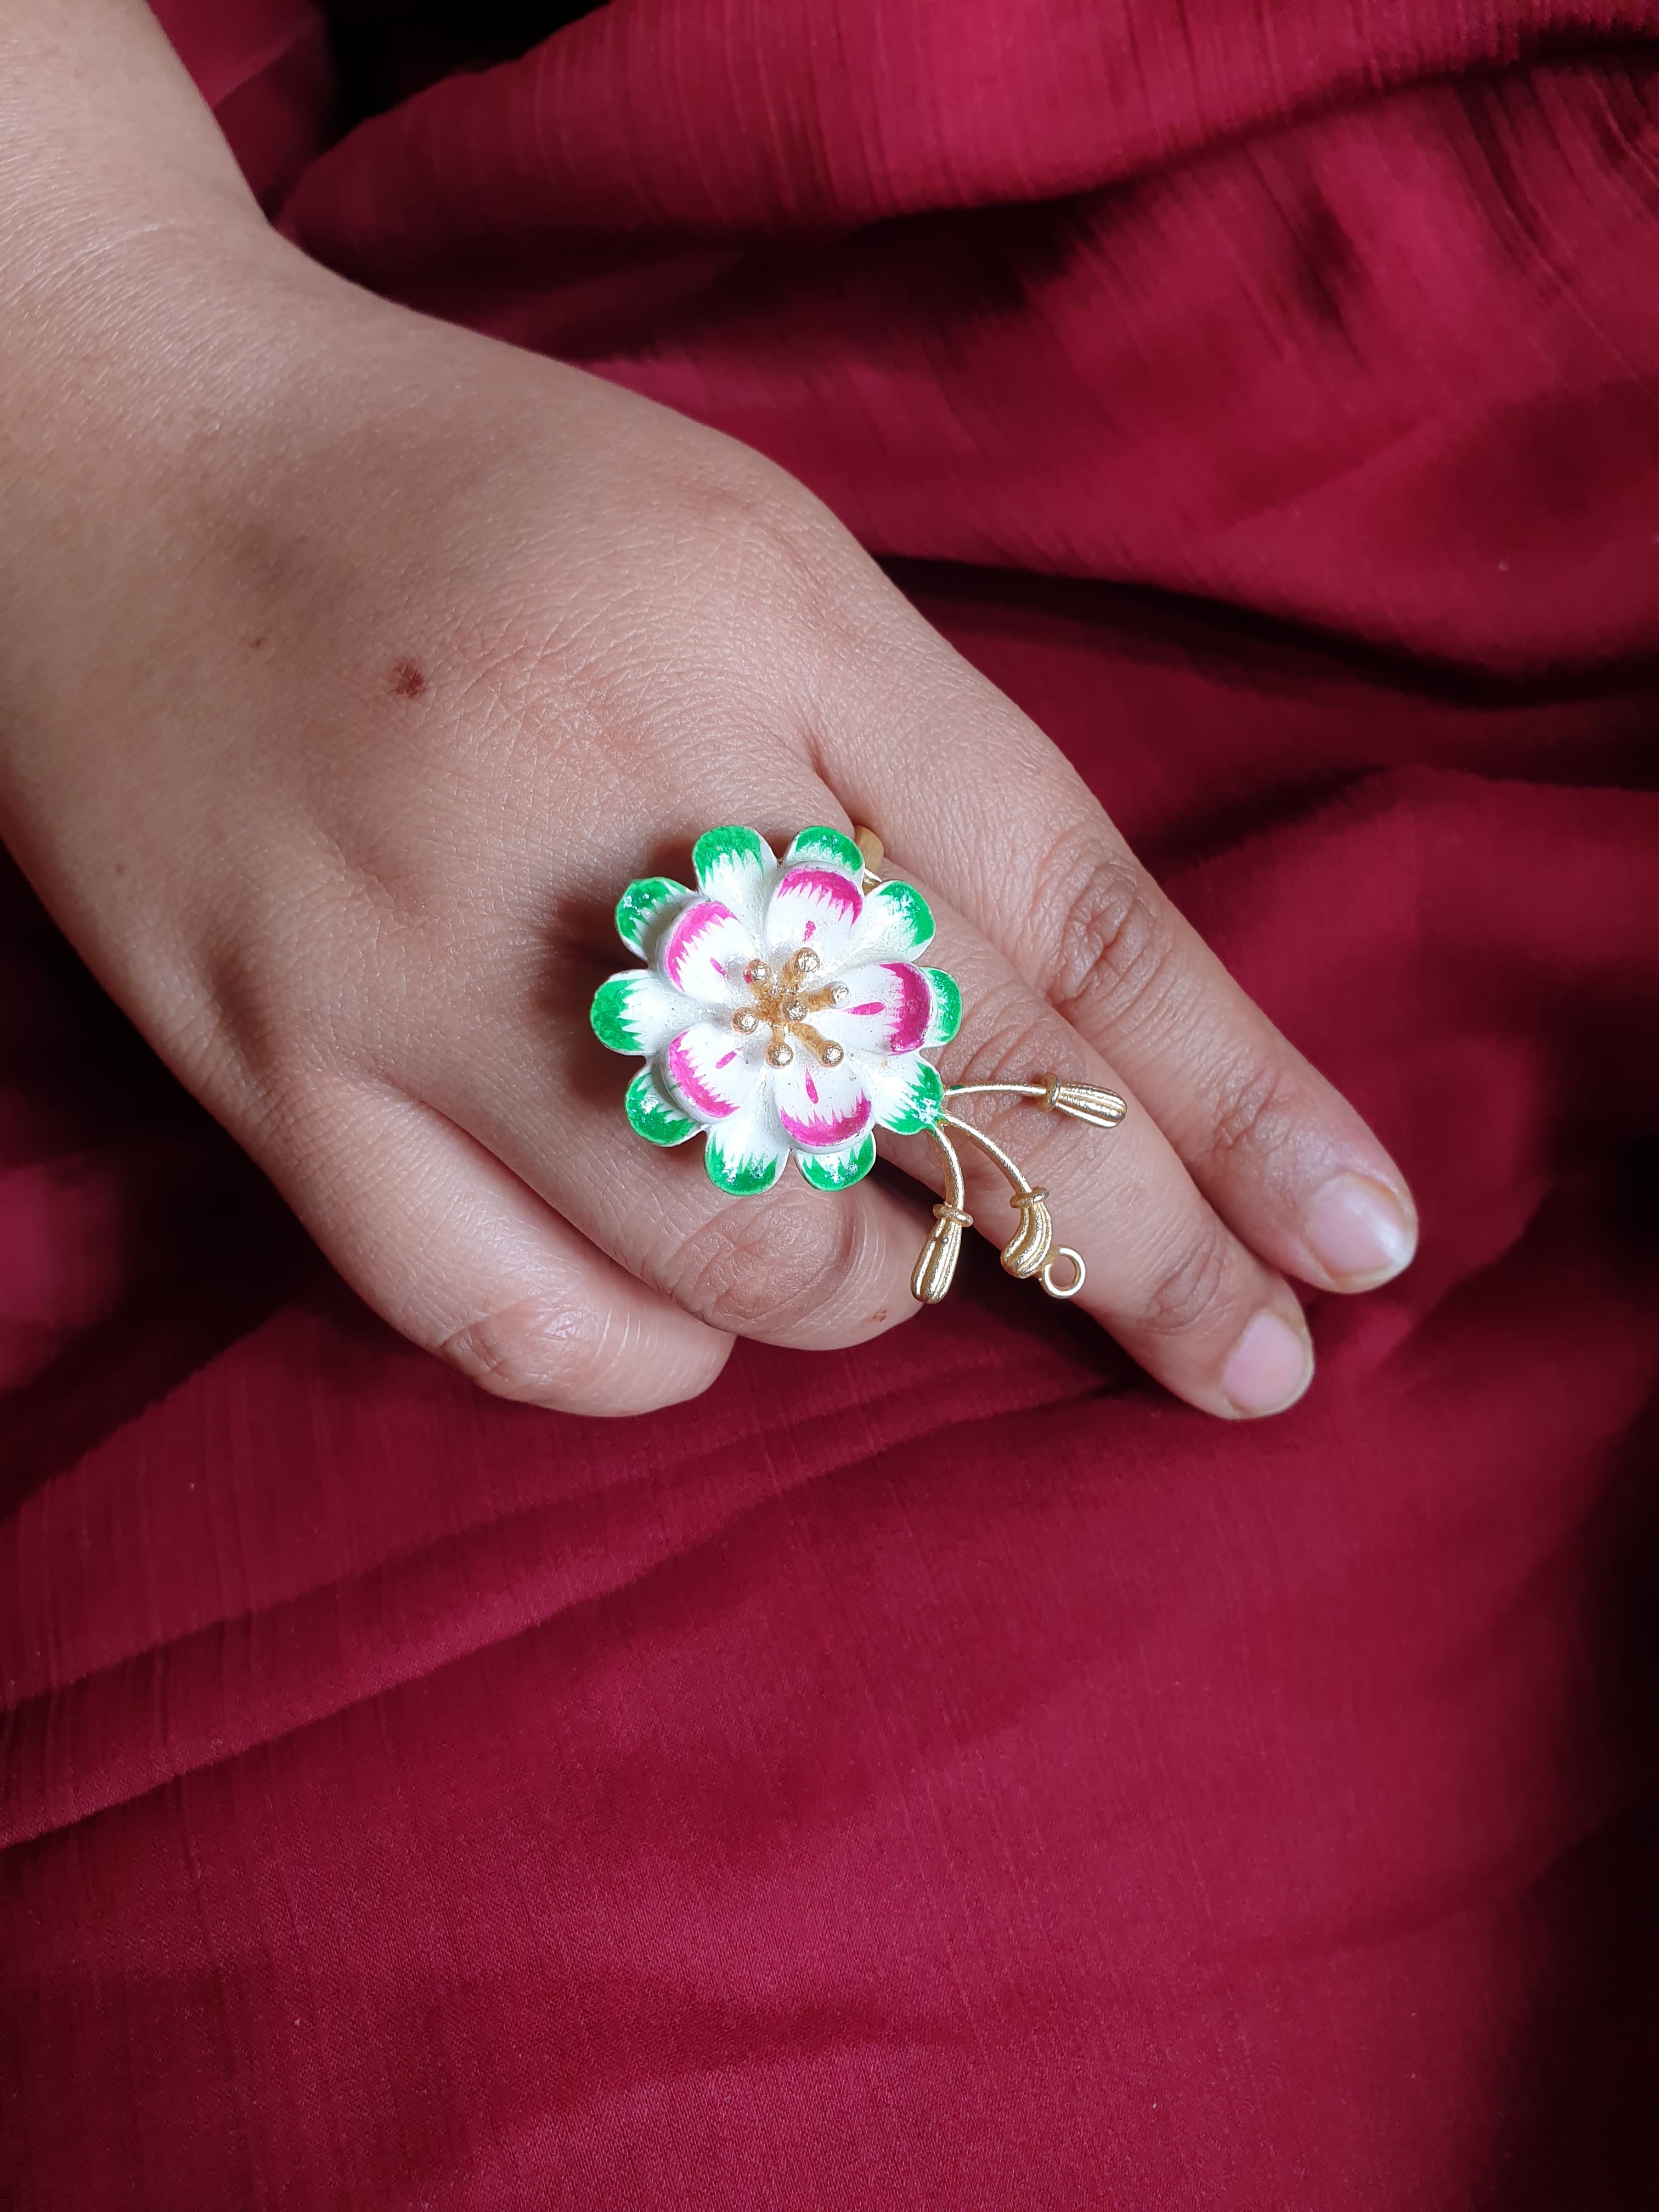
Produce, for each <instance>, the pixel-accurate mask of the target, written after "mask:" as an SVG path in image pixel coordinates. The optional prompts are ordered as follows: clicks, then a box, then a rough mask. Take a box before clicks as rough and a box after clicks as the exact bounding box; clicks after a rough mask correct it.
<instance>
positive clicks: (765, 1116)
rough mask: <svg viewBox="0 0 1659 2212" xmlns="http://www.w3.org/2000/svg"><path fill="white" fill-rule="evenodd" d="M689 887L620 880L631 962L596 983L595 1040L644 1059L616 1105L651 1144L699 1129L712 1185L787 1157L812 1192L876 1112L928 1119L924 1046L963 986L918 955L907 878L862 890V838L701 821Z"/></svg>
mask: <svg viewBox="0 0 1659 2212" xmlns="http://www.w3.org/2000/svg"><path fill="white" fill-rule="evenodd" d="M692 866H693V868H694V870H695V872H696V878H697V887H696V890H690V889H689V888H688V886H686V885H685V884H678V883H674V882H671V880H669V878H666V877H661V876H653V877H648V878H645V879H644V880H642V881H641V882H639V883H633V884H629V886H628V889H627V890H625V891H624V892H623V896H622V899H621V901H620V902H619V904H618V905H617V929H618V930H619V932H620V933H621V935H622V939H623V943H624V944H625V945H627V946H628V947H629V950H630V951H634V952H636V953H638V954H639V956H640V957H641V959H642V960H644V961H645V962H646V963H647V964H646V966H645V967H643V968H634V969H628V970H627V971H626V972H625V973H624V974H623V975H612V976H611V977H610V978H609V980H608V981H605V982H604V983H602V984H601V985H600V986H599V990H598V992H597V993H596V994H594V999H593V1009H592V1023H593V1029H594V1032H595V1034H596V1035H597V1036H599V1039H600V1041H601V1042H603V1043H605V1044H607V1045H609V1046H611V1048H612V1050H613V1051H617V1052H624V1053H634V1054H638V1055H640V1056H641V1058H643V1060H644V1061H645V1066H643V1067H642V1068H641V1070H640V1072H639V1073H638V1074H637V1075H636V1076H635V1078H634V1080H633V1082H632V1083H631V1084H630V1085H629V1090H628V1099H627V1111H628V1118H629V1121H631V1122H632V1124H633V1125H634V1127H635V1129H636V1130H637V1131H638V1132H639V1133H640V1135H641V1136H642V1137H644V1138H646V1139H648V1140H649V1142H650V1143H652V1144H653V1145H679V1144H684V1143H685V1142H686V1141H687V1140H688V1139H690V1138H693V1137H696V1135H697V1134H698V1133H700V1132H701V1133H704V1135H705V1137H706V1142H705V1145H704V1149H703V1158H704V1162H705V1164H706V1165H707V1167H708V1173H709V1176H710V1177H711V1179H712V1180H713V1181H714V1182H715V1183H717V1184H718V1185H719V1186H720V1188H721V1189H722V1190H729V1191H732V1192H737V1193H747V1192H751V1191H762V1190H769V1189H770V1188H771V1187H772V1185H773V1184H774V1183H775V1182H776V1181H777V1179H778V1177H779V1176H781V1174H782V1172H783V1170H784V1168H785V1166H786V1164H787V1163H788V1161H790V1160H791V1159H793V1161H794V1162H795V1164H796V1166H797V1167H798V1168H799V1170H800V1172H801V1174H802V1175H803V1176H805V1178H806V1180H807V1182H810V1183H812V1184H814V1185H815V1186H816V1187H817V1188H818V1189H820V1190H845V1189H847V1188H849V1187H850V1186H851V1185H852V1184H854V1183H855V1182H859V1181H860V1179H861V1178H862V1177H863V1176H866V1175H868V1174H869V1172H870V1170H871V1168H872V1166H873V1165H874V1164H875V1158H876V1138H875V1133H876V1130H877V1129H878V1128H884V1129H892V1130H896V1131H898V1132H899V1133H902V1134H905V1135H914V1134H917V1133H921V1132H922V1131H924V1130H932V1129H933V1127H935V1125H936V1124H937V1123H938V1121H939V1118H940V1115H941V1114H942V1112H943V1109H944V1089H943V1085H941V1083H940V1080H939V1073H938V1071H937V1069H936V1068H934V1066H933V1064H932V1062H931V1061H929V1060H924V1059H923V1058H922V1054H923V1053H924V1052H925V1051H927V1050H930V1049H933V1048H937V1047H938V1046H940V1045H943V1044H947V1043H948V1042H950V1040H951V1037H953V1036H955V1035H956V1031H957V1023H958V1021H959V1020H960V1018H961V1013H962V1000H961V994H960V993H959V992H958V991H957V986H956V984H955V983H954V982H953V981H952V980H951V977H950V976H949V975H946V974H945V971H944V970H943V969H939V968H924V967H921V966H920V965H919V964H918V958H917V956H918V955H920V954H921V953H923V952H925V951H927V947H928V945H930V944H931V943H932V941H933V915H931V914H930V913H929V912H928V910H927V902H926V901H925V900H924V899H923V898H922V896H921V893H920V892H919V891H916V890H912V888H911V887H910V885H909V884H902V883H896V882H885V883H875V884H873V886H872V888H871V889H870V890H867V891H866V889H865V883H866V865H865V857H864V854H862V853H861V852H860V850H859V848H858V846H857V845H855V844H854V842H853V840H852V839H851V838H850V837H845V836H842V834H841V832H840V831H839V830H837V829H803V830H802V831H801V833H800V835H799V837H797V838H796V839H795V841H794V842H793V844H792V845H791V846H790V848H789V849H788V851H787V853H786V854H784V855H783V858H782V859H781V860H780V859H779V858H778V856H777V855H776V854H775V853H774V852H773V850H772V848H771V847H770V846H769V844H768V843H767V842H766V841H765V839H764V838H763V837H760V836H757V835H756V833H755V832H754V830H752V829H736V828H732V829H710V830H709V831H708V833H707V835H706V836H702V837H700V838H699V839H698V840H697V843H696V850H695V852H694V853H693V854H692Z"/></svg>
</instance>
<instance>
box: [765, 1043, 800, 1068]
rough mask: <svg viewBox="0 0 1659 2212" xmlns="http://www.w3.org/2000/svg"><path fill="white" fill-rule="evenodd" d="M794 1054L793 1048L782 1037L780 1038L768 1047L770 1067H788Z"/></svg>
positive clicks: (767, 1054) (768, 1064) (767, 1057)
mask: <svg viewBox="0 0 1659 2212" xmlns="http://www.w3.org/2000/svg"><path fill="white" fill-rule="evenodd" d="M794 1056H795V1054H794V1050H793V1047H792V1046H789V1045H787V1044H785V1043H784V1042H783V1041H782V1039H781V1038H778V1039H777V1040H775V1042H773V1043H771V1044H769V1045H768V1046H767V1048H766V1064H767V1066H769V1067H787V1066H788V1065H789V1063H790V1061H791V1060H793V1058H794Z"/></svg>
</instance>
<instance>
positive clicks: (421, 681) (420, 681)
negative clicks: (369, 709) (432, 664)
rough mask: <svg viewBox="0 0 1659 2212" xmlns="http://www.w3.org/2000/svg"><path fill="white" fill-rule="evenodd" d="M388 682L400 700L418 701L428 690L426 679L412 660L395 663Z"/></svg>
mask: <svg viewBox="0 0 1659 2212" xmlns="http://www.w3.org/2000/svg"><path fill="white" fill-rule="evenodd" d="M386 681H387V683H388V684H389V685H390V686H391V688H392V690H393V691H394V692H395V693H396V694H397V696H398V698H400V699H418V698H419V697H420V696H421V694H422V691H424V690H425V689H426V678H425V677H424V676H423V675H422V673H421V671H420V670H419V669H418V668H417V667H416V665H415V663H414V662H413V661H412V660H398V661H394V662H393V663H392V673H391V675H390V676H389V677H388V678H386Z"/></svg>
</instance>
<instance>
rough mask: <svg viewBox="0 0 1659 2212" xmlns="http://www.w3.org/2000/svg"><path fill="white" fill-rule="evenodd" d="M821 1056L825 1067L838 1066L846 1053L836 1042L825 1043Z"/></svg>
mask: <svg viewBox="0 0 1659 2212" xmlns="http://www.w3.org/2000/svg"><path fill="white" fill-rule="evenodd" d="M821 1057H822V1059H823V1064H824V1066H826V1067H839V1066H841V1064H842V1060H845V1059H846V1057H847V1055H846V1054H845V1053H844V1052H843V1051H842V1048H841V1047H840V1046H839V1045H838V1044H827V1045H825V1047H824V1048H823V1054H821Z"/></svg>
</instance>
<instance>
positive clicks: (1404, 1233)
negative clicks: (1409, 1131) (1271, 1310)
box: [1302, 1175, 1417, 1290]
mask: <svg viewBox="0 0 1659 2212" xmlns="http://www.w3.org/2000/svg"><path fill="white" fill-rule="evenodd" d="M1302 1235H1303V1238H1304V1242H1305V1243H1306V1244H1307V1247H1308V1249H1309V1250H1310V1252H1311V1253H1312V1254H1313V1255H1314V1257H1315V1259H1316V1260H1317V1261H1318V1262H1319V1264H1320V1266H1321V1267H1322V1268H1323V1269H1324V1270H1325V1273H1327V1274H1328V1275H1329V1276H1330V1277H1331V1278H1332V1279H1334V1281H1336V1282H1339V1283H1344V1284H1346V1285H1348V1286H1349V1287H1350V1288H1351V1289H1352V1290H1365V1289H1369V1288H1370V1285H1372V1284H1374V1283H1386V1282H1387V1281H1388V1279H1389V1277H1390V1276H1391V1275H1397V1274H1398V1273H1400V1270H1401V1268H1402V1267H1405V1266H1406V1265H1407V1263H1408V1261H1410V1259H1411V1256H1412V1255H1413V1252H1415V1251H1416V1249H1417V1225H1416V1224H1415V1223H1414V1222H1413V1220H1412V1219H1411V1218H1410V1216H1409V1215H1408V1214H1407V1212H1405V1211H1404V1209H1403V1208H1402V1207H1401V1204H1400V1201H1399V1200H1397V1199H1396V1198H1395V1197H1394V1196H1393V1195H1392V1194H1391V1193H1389V1191H1386V1190H1384V1189H1383V1186H1382V1184H1381V1183H1380V1182H1372V1181H1371V1179H1370V1176H1362V1175H1340V1176H1333V1177H1332V1178H1331V1180H1330V1182H1328V1183H1327V1184H1326V1185H1325V1187H1324V1188H1323V1189H1322V1190H1321V1191H1317V1192H1316V1193H1315V1194H1314V1199H1313V1203H1312V1204H1311V1205H1310V1206H1309V1208H1308V1211H1307V1214H1306V1217H1305V1218H1304V1221H1303V1224H1302Z"/></svg>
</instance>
